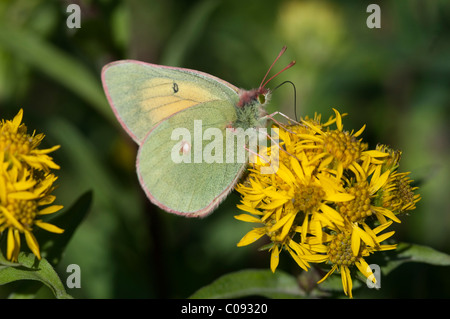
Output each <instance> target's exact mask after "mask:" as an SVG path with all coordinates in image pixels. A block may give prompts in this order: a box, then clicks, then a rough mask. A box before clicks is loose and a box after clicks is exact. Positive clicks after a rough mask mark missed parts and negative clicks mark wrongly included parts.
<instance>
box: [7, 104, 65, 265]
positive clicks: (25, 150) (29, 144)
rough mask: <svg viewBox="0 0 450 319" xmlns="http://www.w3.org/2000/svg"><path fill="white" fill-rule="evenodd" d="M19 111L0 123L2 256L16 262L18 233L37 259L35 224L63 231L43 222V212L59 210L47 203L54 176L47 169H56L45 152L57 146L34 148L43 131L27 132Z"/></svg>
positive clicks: (59, 231)
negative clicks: (39, 132)
mask: <svg viewBox="0 0 450 319" xmlns="http://www.w3.org/2000/svg"><path fill="white" fill-rule="evenodd" d="M22 114H23V113H22V110H20V111H19V113H18V114H17V116H16V117H15V118H14V119H13V120H12V121H4V120H3V121H2V122H1V123H0V233H1V234H4V233H6V241H7V244H6V257H7V258H8V259H9V260H12V261H16V260H17V257H18V254H19V252H20V246H21V234H23V235H24V236H25V241H26V243H27V246H28V248H29V249H30V250H31V251H32V252H33V254H34V255H36V257H37V258H39V259H40V258H41V255H40V249H39V244H38V242H37V240H36V237H35V236H34V234H33V231H34V230H35V227H39V228H42V229H44V230H47V231H49V232H53V233H62V232H63V230H62V229H61V228H59V227H57V226H55V225H52V224H50V223H47V222H44V221H43V220H42V219H40V218H41V216H43V215H49V214H53V213H55V212H57V211H59V210H60V209H61V208H62V206H61V205H51V204H52V203H53V202H54V201H55V196H54V195H52V194H51V192H52V191H53V189H54V185H53V183H54V182H55V180H56V179H57V177H56V176H55V175H54V174H52V173H51V172H50V169H54V168H59V166H58V165H56V164H55V163H54V162H53V160H52V159H51V158H50V157H49V156H48V155H46V154H48V153H50V152H52V151H53V150H56V149H57V148H58V147H59V146H55V147H52V148H50V149H46V150H40V149H38V146H39V144H40V143H41V141H42V139H43V138H44V135H43V134H38V135H35V133H33V134H32V135H28V134H27V129H26V127H25V125H24V124H21V121H22Z"/></svg>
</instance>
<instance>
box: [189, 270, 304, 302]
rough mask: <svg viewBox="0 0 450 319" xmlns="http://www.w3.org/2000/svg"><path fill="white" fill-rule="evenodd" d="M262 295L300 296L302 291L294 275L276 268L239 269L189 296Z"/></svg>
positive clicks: (217, 297) (195, 297)
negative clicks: (274, 270)
mask: <svg viewBox="0 0 450 319" xmlns="http://www.w3.org/2000/svg"><path fill="white" fill-rule="evenodd" d="M248 296H263V297H267V298H302V297H305V292H304V291H302V290H301V289H300V287H299V285H298V283H297V279H296V278H295V277H294V276H291V275H289V274H286V273H285V272H283V271H280V270H277V271H276V272H275V273H272V272H271V271H270V270H253V269H249V270H241V271H237V272H233V273H230V274H226V275H224V276H222V277H220V278H218V279H217V280H215V281H214V282H212V283H211V284H209V285H207V286H205V287H203V288H201V289H199V290H197V291H196V292H195V293H194V294H193V295H192V296H190V298H192V299H200V298H212V299H221V298H242V297H248Z"/></svg>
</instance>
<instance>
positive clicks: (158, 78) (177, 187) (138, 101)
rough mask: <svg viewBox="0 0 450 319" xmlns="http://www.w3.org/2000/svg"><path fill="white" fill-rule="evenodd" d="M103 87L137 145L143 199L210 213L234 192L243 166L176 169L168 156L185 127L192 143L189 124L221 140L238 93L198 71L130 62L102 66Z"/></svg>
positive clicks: (199, 165)
mask: <svg viewBox="0 0 450 319" xmlns="http://www.w3.org/2000/svg"><path fill="white" fill-rule="evenodd" d="M102 82H103V87H104V90H105V93H106V96H107V98H108V100H109V102H110V105H111V107H112V109H113V111H114V113H115V115H116V117H117V118H118V120H119V122H120V123H121V124H122V126H123V127H124V129H125V130H126V131H127V132H128V133H129V135H130V136H131V137H132V138H133V139H134V140H135V141H136V142H137V143H138V144H139V145H140V148H139V154H138V158H137V171H138V175H139V180H140V182H141V185H142V187H143V189H144V190H145V192H146V194H147V196H148V198H149V199H150V200H151V201H152V202H153V203H155V204H156V205H158V206H159V207H161V208H162V209H164V210H166V211H169V212H172V213H176V214H181V215H185V216H190V217H194V216H203V215H206V214H208V213H210V212H211V211H212V210H213V209H214V208H215V207H216V206H217V205H218V204H219V203H220V202H221V200H223V199H224V198H225V197H226V195H227V194H228V193H229V192H230V191H231V190H232V189H233V187H234V185H235V184H236V182H237V179H238V178H239V176H240V174H241V172H242V171H243V169H244V167H245V164H244V163H243V162H242V161H239V162H237V161H234V162H233V163H226V160H225V159H224V161H222V163H219V162H220V161H216V162H213V163H207V162H206V161H203V162H202V163H193V162H192V163H178V164H177V163H175V162H174V161H173V160H172V158H171V152H172V149H173V147H175V146H176V145H177V143H178V144H179V145H178V146H177V147H179V148H181V145H180V143H181V141H180V140H172V138H171V137H172V132H173V130H174V129H176V128H186V129H188V131H190V132H191V136H192V138H193V137H194V135H193V134H194V127H193V125H194V120H202V124H203V129H204V130H207V129H208V128H213V127H214V128H216V129H219V130H220V131H221V132H223V137H225V136H226V134H225V128H226V126H228V125H230V124H231V123H232V122H234V121H235V120H236V112H235V107H234V105H236V103H237V102H238V100H239V96H238V91H239V90H238V89H237V88H236V87H234V86H233V85H231V84H229V83H227V82H225V81H223V80H221V79H219V78H216V77H214V76H212V75H209V74H206V73H203V72H199V71H194V70H189V69H182V68H173V67H167V66H161V65H155V64H149V63H143V62H140V61H133V60H124V61H117V62H113V63H110V64H108V65H106V66H105V67H104V68H103V70H102ZM192 142H193V141H192ZM192 144H193V143H192ZM205 144H207V143H205ZM194 151H195V150H192V152H194ZM197 153H198V152H197ZM193 154H194V153H192V155H193ZM223 156H225V155H223ZM192 160H193V161H194V158H192Z"/></svg>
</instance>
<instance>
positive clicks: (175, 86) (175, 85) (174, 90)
mask: <svg viewBox="0 0 450 319" xmlns="http://www.w3.org/2000/svg"><path fill="white" fill-rule="evenodd" d="M177 92H178V84H176V83H175V82H173V93H177Z"/></svg>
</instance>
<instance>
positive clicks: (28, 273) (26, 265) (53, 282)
mask: <svg viewBox="0 0 450 319" xmlns="http://www.w3.org/2000/svg"><path fill="white" fill-rule="evenodd" d="M0 260H2V261H3V260H4V257H3V256H2V257H1V258H0ZM17 280H37V281H40V282H41V283H43V284H45V285H46V286H47V287H49V288H50V290H51V291H52V292H53V294H54V295H55V297H56V298H58V299H71V298H72V296H70V295H69V294H68V293H67V292H66V290H65V288H64V285H63V283H62V282H61V280H60V278H59V276H58V274H57V273H56V272H55V270H54V269H53V267H52V266H51V265H50V263H49V262H48V261H47V260H46V259H45V258H42V259H41V260H38V259H37V258H36V256H34V255H33V254H29V253H24V252H21V253H20V254H19V257H18V261H17V263H15V265H14V267H12V266H11V265H10V262H8V263H7V265H3V266H2V267H0V285H4V284H8V283H11V282H14V281H17Z"/></svg>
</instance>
